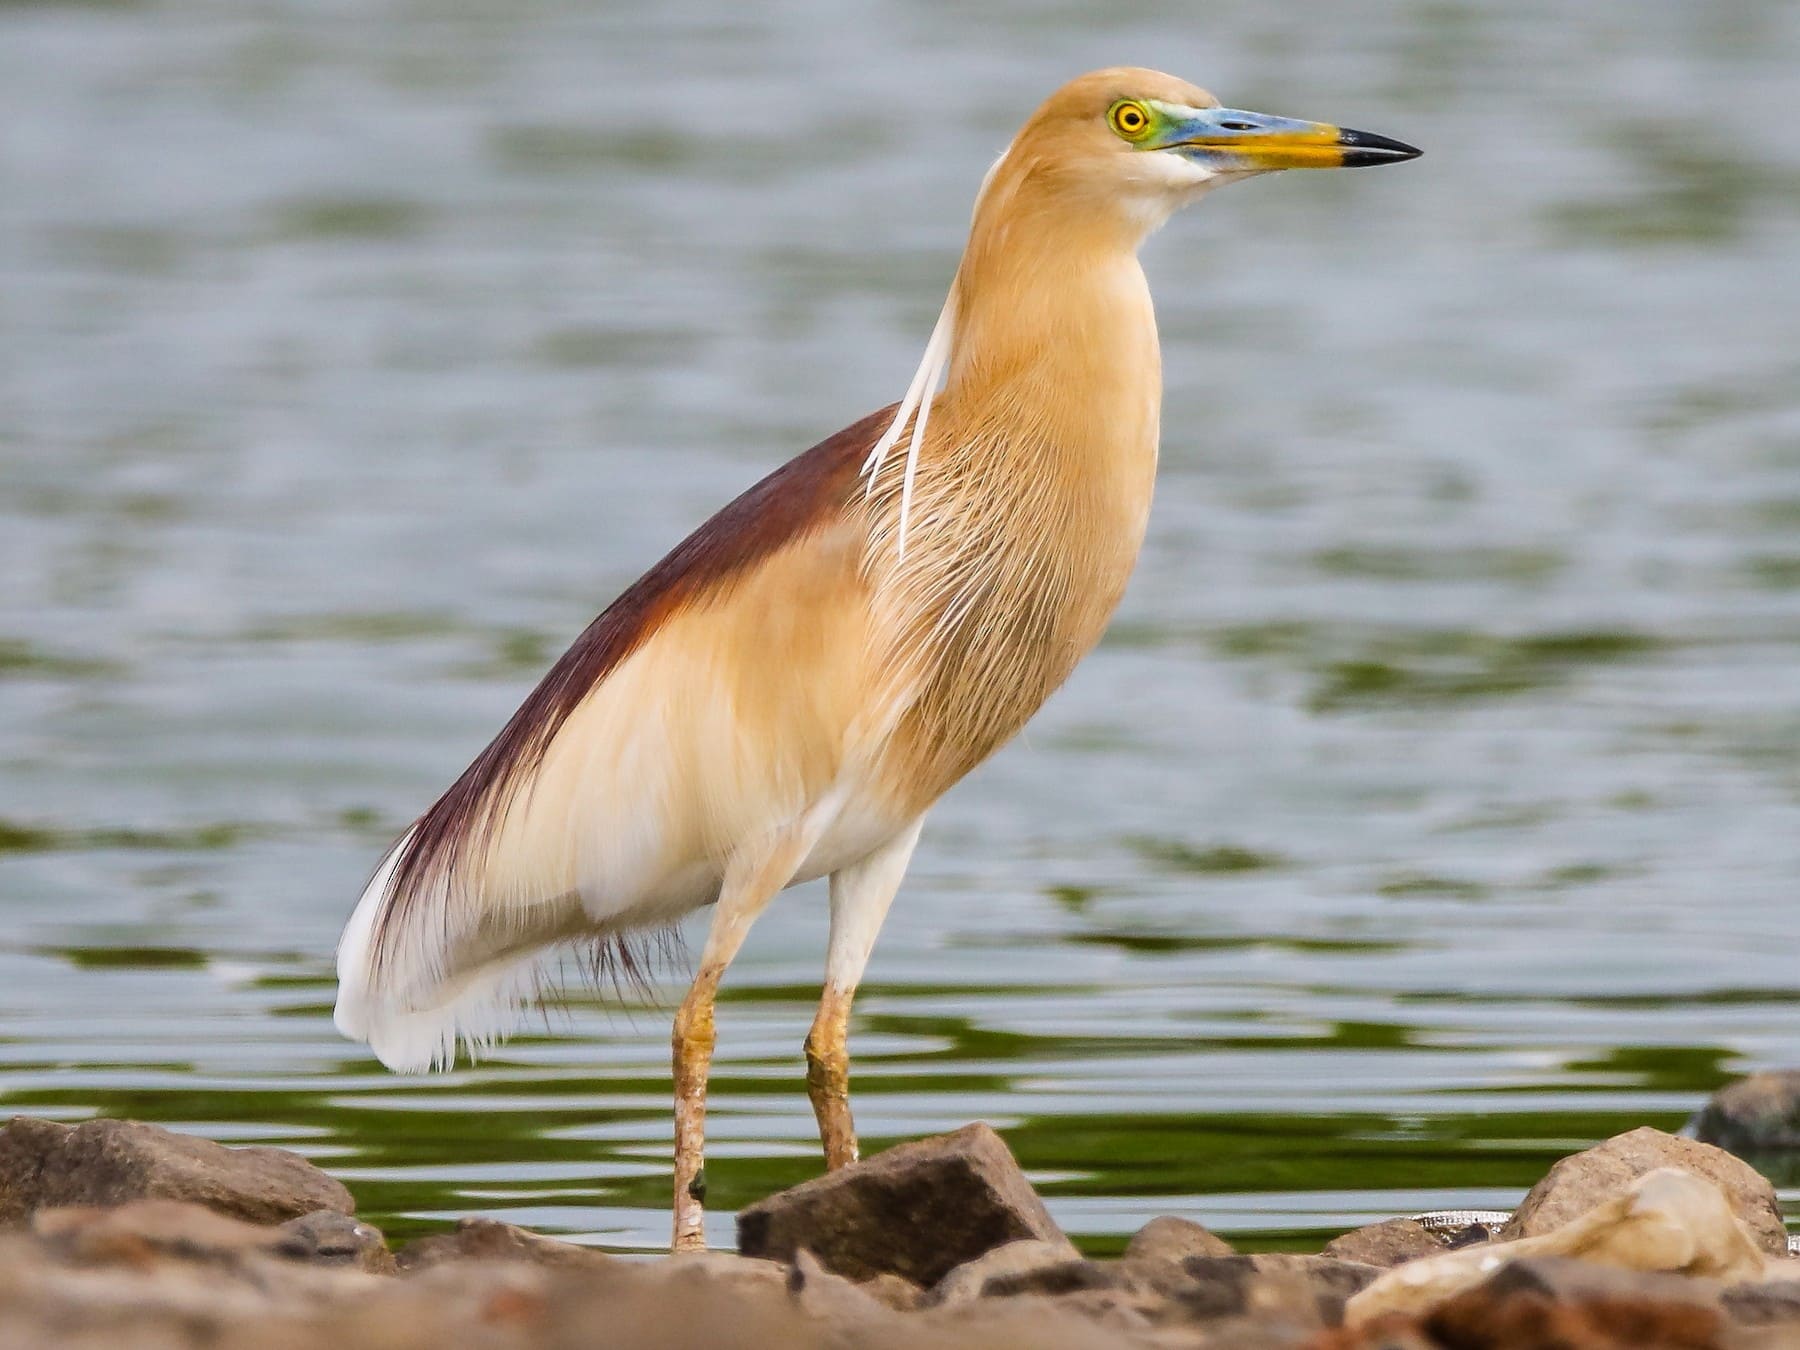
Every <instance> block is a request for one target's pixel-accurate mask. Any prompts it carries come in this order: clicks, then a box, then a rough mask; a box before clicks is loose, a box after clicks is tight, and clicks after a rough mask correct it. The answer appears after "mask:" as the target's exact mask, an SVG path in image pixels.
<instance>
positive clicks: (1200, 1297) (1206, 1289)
mask: <svg viewBox="0 0 1800 1350" xmlns="http://www.w3.org/2000/svg"><path fill="white" fill-rule="evenodd" d="M1181 1270H1182V1273H1183V1274H1184V1275H1185V1276H1186V1280H1187V1282H1186V1284H1185V1286H1184V1287H1181V1288H1177V1289H1166V1290H1165V1294H1166V1297H1167V1298H1168V1300H1169V1302H1170V1303H1171V1304H1172V1305H1174V1306H1175V1307H1176V1308H1178V1309H1179V1310H1180V1313H1181V1315H1182V1316H1183V1318H1184V1319H1185V1320H1188V1321H1197V1322H1210V1321H1213V1320H1216V1319H1220V1318H1234V1317H1274V1318H1277V1319H1279V1320H1284V1321H1287V1322H1290V1323H1297V1324H1300V1325H1311V1326H1336V1325H1338V1324H1339V1323H1340V1322H1342V1321H1343V1320H1344V1304H1345V1303H1346V1302H1348V1301H1349V1298H1350V1296H1351V1295H1352V1294H1354V1293H1356V1291H1357V1290H1359V1289H1361V1288H1363V1287H1364V1286H1365V1285H1367V1284H1369V1283H1370V1282H1371V1281H1372V1280H1374V1278H1375V1277H1376V1276H1377V1275H1379V1274H1380V1273H1381V1271H1380V1269H1379V1268H1378V1267H1375V1266H1366V1265H1362V1264H1359V1263H1358V1262H1354V1261H1338V1260H1333V1259H1332V1258H1331V1257H1328V1256H1289V1255H1285V1254H1282V1253H1279V1252H1264V1253H1261V1254H1258V1255H1256V1256H1210V1257H1209V1256H1195V1257H1189V1258H1188V1259H1187V1260H1186V1261H1183V1262H1182V1263H1181Z"/></svg>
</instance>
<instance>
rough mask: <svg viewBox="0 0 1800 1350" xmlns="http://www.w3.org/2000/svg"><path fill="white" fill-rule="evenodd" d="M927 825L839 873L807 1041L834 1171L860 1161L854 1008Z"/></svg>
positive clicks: (812, 1086) (809, 1085) (915, 826)
mask: <svg viewBox="0 0 1800 1350" xmlns="http://www.w3.org/2000/svg"><path fill="white" fill-rule="evenodd" d="M923 823H924V821H923V818H920V819H919V820H915V821H913V822H912V824H910V825H908V826H907V827H906V828H905V829H904V830H902V831H901V832H900V833H899V834H897V835H895V836H894V837H893V838H892V839H890V840H889V841H888V842H887V843H885V844H883V845H882V846H881V847H880V848H878V849H876V850H875V852H873V853H871V854H870V855H869V856H868V857H866V858H864V859H863V860H862V861H861V862H858V863H853V864H852V865H851V866H849V867H844V868H840V869H839V870H838V871H836V872H834V873H832V876H831V944H830V948H829V950H828V951H827V953H826V957H825V988H824V991H823V993H822V994H821V995H820V997H819V1012H818V1015H817V1016H816V1017H814V1018H813V1024H812V1030H811V1031H810V1032H809V1033H808V1034H807V1037H806V1092H807V1095H808V1096H809V1097H811V1098H812V1106H813V1115H814V1116H816V1117H817V1118H818V1122H819V1142H820V1143H822V1144H823V1145H824V1146H825V1167H826V1170H827V1171H836V1170H837V1169H838V1168H840V1167H844V1166H846V1165H848V1164H850V1163H853V1162H855V1161H856V1156H857V1155H856V1122H855V1121H854V1120H853V1119H852V1118H851V1115H850V1047H849V1039H850V1004H851V1000H853V999H854V998H855V997H856V986H857V985H858V984H860V983H861V982H862V976H863V971H864V970H865V969H866V968H867V967H868V964H869V953H870V952H871V951H873V950H874V947H875V935H876V934H877V933H879V932H880V931H881V922H882V920H883V919H885V918H886V917H887V911H888V905H889V904H890V903H892V901H893V899H894V892H895V891H897V890H899V889H900V878H901V877H902V876H904V875H905V874H906V864H907V862H908V861H909V860H910V859H911V857H912V851H913V845H914V844H916V843H918V841H919V826H920V825H922V824H923Z"/></svg>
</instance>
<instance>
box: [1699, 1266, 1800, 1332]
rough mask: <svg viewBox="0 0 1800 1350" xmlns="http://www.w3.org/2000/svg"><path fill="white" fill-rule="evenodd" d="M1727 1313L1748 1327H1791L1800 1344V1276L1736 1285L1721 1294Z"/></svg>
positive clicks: (1732, 1318) (1720, 1298)
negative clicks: (1778, 1325)
mask: <svg viewBox="0 0 1800 1350" xmlns="http://www.w3.org/2000/svg"><path fill="white" fill-rule="evenodd" d="M1719 1302H1720V1304H1721V1306H1723V1307H1724V1309H1725V1315H1726V1316H1727V1317H1729V1318H1731V1320H1732V1321H1733V1322H1737V1323H1740V1324H1741V1325H1744V1326H1770V1325H1773V1324H1781V1325H1787V1326H1791V1327H1792V1329H1793V1331H1794V1333H1795V1334H1794V1341H1795V1343H1796V1344H1800V1278H1796V1279H1792V1280H1770V1281H1768V1282H1767V1283H1765V1284H1735V1285H1732V1286H1731V1287H1730V1288H1728V1289H1726V1290H1725V1291H1724V1292H1723V1293H1721V1294H1720V1295H1719Z"/></svg>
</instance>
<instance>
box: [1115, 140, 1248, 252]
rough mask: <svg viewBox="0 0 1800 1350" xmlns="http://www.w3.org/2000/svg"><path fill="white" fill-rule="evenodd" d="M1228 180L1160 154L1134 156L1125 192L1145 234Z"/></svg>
mask: <svg viewBox="0 0 1800 1350" xmlns="http://www.w3.org/2000/svg"><path fill="white" fill-rule="evenodd" d="M1231 177H1232V175H1230V174H1223V173H1219V172H1218V171H1216V170H1214V169H1209V168H1207V167H1206V165H1204V164H1200V163H1197V162H1195V161H1194V160H1191V159H1189V158H1187V157H1186V156H1185V155H1177V154H1171V153H1169V152H1167V151H1163V150H1153V151H1150V152H1149V153H1147V154H1142V155H1137V156H1134V162H1133V164H1132V175H1131V189H1132V190H1131V191H1130V192H1129V197H1130V199H1131V202H1132V206H1133V208H1134V210H1133V215H1134V216H1136V218H1137V220H1138V222H1139V224H1140V225H1141V226H1142V227H1143V229H1144V232H1145V233H1146V234H1147V233H1149V232H1150V231H1152V230H1156V229H1160V228H1161V227H1162V226H1163V224H1164V223H1166V222H1167V220H1168V219H1169V217H1170V216H1171V215H1173V214H1174V213H1175V212H1176V211H1178V210H1180V209H1181V208H1182V207H1183V206H1186V205H1187V204H1188V203H1189V202H1191V201H1192V200H1193V199H1194V198H1195V197H1198V196H1199V195H1200V194H1201V193H1203V192H1205V191H1206V190H1207V189H1208V188H1211V187H1213V186H1215V185H1216V184H1218V183H1220V182H1224V181H1229V180H1230V178H1231Z"/></svg>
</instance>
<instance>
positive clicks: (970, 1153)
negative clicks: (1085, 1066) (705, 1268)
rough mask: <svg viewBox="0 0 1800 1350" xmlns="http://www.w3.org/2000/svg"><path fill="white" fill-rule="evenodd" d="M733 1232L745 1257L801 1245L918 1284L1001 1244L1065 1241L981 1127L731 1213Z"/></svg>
mask: <svg viewBox="0 0 1800 1350" xmlns="http://www.w3.org/2000/svg"><path fill="white" fill-rule="evenodd" d="M737 1231H738V1250H739V1251H740V1252H742V1253H744V1254H745V1255H746V1256H761V1257H768V1258H772V1259H774V1260H778V1261H791V1260H792V1259H793V1257H794V1254H795V1253H796V1252H797V1251H799V1250H800V1249H801V1248H802V1247H804V1248H805V1249H806V1250H808V1251H810V1252H812V1253H813V1255H814V1256H816V1257H818V1258H819V1261H820V1262H821V1263H822V1264H823V1265H824V1266H825V1267H826V1268H827V1269H828V1270H834V1271H836V1272H837V1273H838V1274H840V1275H844V1276H846V1277H848V1278H850V1279H852V1280H866V1279H870V1278H872V1277H873V1276H876V1275H879V1274H881V1273H883V1272H884V1271H891V1272H893V1273H894V1274H896V1275H900V1276H903V1277H904V1278H906V1279H908V1280H911V1281H912V1282H913V1283H915V1284H925V1285H932V1284H936V1283H937V1282H938V1281H939V1280H941V1279H942V1278H943V1277H944V1276H945V1275H947V1274H948V1273H949V1272H950V1271H952V1270H954V1269H955V1268H956V1267H957V1266H959V1265H961V1264H963V1262H965V1261H970V1260H973V1259H974V1258H975V1257H977V1256H980V1255H981V1254H982V1253H983V1252H986V1251H991V1250H992V1249H993V1248H995V1247H998V1246H1000V1245H1001V1244H1003V1243H1007V1242H1015V1241H1018V1240H1019V1239H1021V1238H1038V1239H1042V1240H1044V1241H1047V1242H1058V1241H1060V1242H1064V1243H1067V1242H1068V1239H1067V1238H1066V1237H1064V1236H1063V1233H1062V1230H1061V1229H1060V1228H1058V1227H1057V1226H1056V1223H1055V1221H1054V1220H1052V1219H1051V1217H1050V1214H1049V1211H1048V1210H1046V1209H1045V1208H1044V1203H1043V1201H1041V1200H1039V1199H1038V1197H1037V1194H1036V1192H1034V1191H1033V1190H1032V1189H1031V1184H1030V1183H1029V1182H1027V1181H1026V1180H1025V1176H1024V1174H1023V1173H1022V1172H1020V1171H1019V1165H1018V1164H1017V1163H1016V1162H1014V1161H1013V1156H1012V1154H1011V1153H1010V1152H1008V1151H1007V1148H1006V1145H1005V1144H1004V1143H1003V1142H1002V1141H1001V1139H1000V1136H999V1135H997V1134H995V1133H994V1131H993V1130H992V1129H990V1128H989V1127H988V1126H986V1125H980V1124H977V1125H965V1126H964V1127H963V1128H962V1129H960V1130H957V1131H955V1132H954V1133H952V1134H944V1135H938V1136H935V1137H933V1138H930V1139H920V1140H916V1141H914V1142H913V1143H910V1144H901V1145H899V1146H898V1147H896V1148H891V1149H889V1150H887V1152H885V1153H880V1154H877V1155H876V1156H875V1157H873V1158H869V1159H867V1160H866V1161H864V1162H860V1163H855V1164H852V1165H851V1166H849V1167H845V1168H841V1169H839V1170H838V1171H836V1172H830V1173H827V1174H826V1175H825V1176H822V1177H818V1178H816V1179H815V1180H812V1181H808V1182H805V1183H803V1184H801V1185H799V1186H795V1187H794V1188H792V1189H791V1190H786V1191H783V1192H781V1193H780V1194H779V1195H772V1196H770V1197H769V1198H768V1199H766V1200H763V1201H760V1202H758V1203H757V1204H754V1205H752V1206H750V1207H749V1208H748V1209H746V1210H743V1211H742V1212H740V1213H739V1214H738V1221H737ZM1070 1252H1071V1254H1073V1252H1074V1248H1073V1247H1072V1246H1071V1247H1070Z"/></svg>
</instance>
